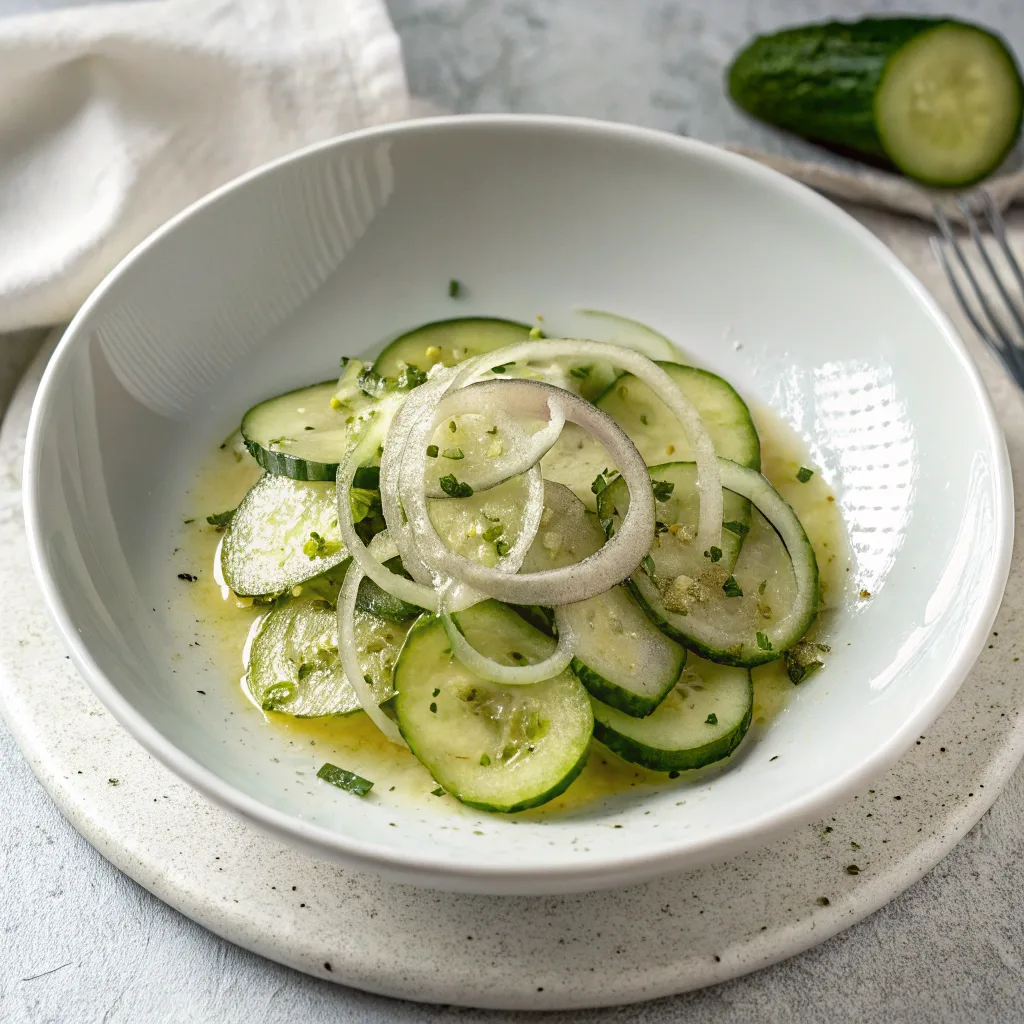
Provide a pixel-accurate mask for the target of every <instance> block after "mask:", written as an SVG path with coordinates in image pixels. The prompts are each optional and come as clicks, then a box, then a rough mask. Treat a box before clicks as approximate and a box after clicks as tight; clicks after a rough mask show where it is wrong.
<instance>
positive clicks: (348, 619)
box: [338, 530, 409, 747]
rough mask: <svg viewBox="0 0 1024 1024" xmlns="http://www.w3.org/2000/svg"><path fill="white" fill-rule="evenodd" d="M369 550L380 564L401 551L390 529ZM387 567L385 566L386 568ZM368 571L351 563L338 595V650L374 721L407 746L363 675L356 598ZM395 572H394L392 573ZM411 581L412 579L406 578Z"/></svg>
mask: <svg viewBox="0 0 1024 1024" xmlns="http://www.w3.org/2000/svg"><path fill="white" fill-rule="evenodd" d="M368 552H369V554H370V556H371V557H372V558H374V559H375V560H376V561H377V563H378V564H380V563H382V562H386V561H387V560H388V559H389V558H394V557H395V555H396V554H397V553H398V549H397V548H396V547H395V545H394V542H393V541H392V540H391V539H390V538H389V537H388V532H387V530H384V531H383V532H382V533H378V534H377V536H376V537H374V538H373V540H372V541H371V542H370V547H369V549H368ZM386 571H387V570H385V572H386ZM363 575H364V573H363V572H362V571H361V568H360V566H359V564H358V563H357V564H355V565H350V566H349V570H348V572H347V573H346V574H345V582H344V584H343V585H342V588H341V594H340V595H339V596H338V653H339V654H340V655H341V667H342V668H343V669H344V670H345V678H346V679H347V680H348V681H349V683H350V684H351V685H352V689H353V690H355V692H356V697H358V698H359V703H360V705H361V706H362V709H363V710H364V711H365V712H366V714H367V715H368V716H369V718H370V721H372V722H373V724H374V725H375V726H377V728H378V729H380V731H381V732H382V733H384V735H385V736H386V737H387V738H388V739H389V740H391V742H392V743H396V744H397V745H398V746H400V747H407V746H408V745H409V744H408V743H406V742H405V739H404V738H403V737H402V734H401V732H400V731H399V729H398V726H397V725H396V724H395V722H394V721H392V719H391V718H389V717H388V715H387V713H386V712H385V711H384V710H383V709H382V708H381V707H380V705H379V704H378V703H377V701H376V700H374V697H373V689H372V688H371V687H370V684H369V683H368V682H367V681H366V678H365V676H364V675H363V667H362V665H360V664H359V648H358V646H357V644H356V623H355V616H356V598H357V597H358V595H359V584H360V583H362V582H363ZM390 575H393V574H390ZM406 582H408V581H406Z"/></svg>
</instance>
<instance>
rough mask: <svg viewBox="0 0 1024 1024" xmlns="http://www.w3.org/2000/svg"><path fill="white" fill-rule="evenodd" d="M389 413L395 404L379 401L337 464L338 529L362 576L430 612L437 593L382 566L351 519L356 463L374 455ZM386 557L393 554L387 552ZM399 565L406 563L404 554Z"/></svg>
mask: <svg viewBox="0 0 1024 1024" xmlns="http://www.w3.org/2000/svg"><path fill="white" fill-rule="evenodd" d="M389 412H390V413H392V414H393V413H394V407H392V408H390V409H387V408H385V407H384V405H383V403H382V408H381V410H380V413H381V414H380V415H379V416H377V417H375V418H373V419H371V420H370V421H369V423H368V424H367V425H366V428H365V429H364V431H363V435H362V437H361V438H360V439H359V441H358V442H357V443H356V445H355V446H354V447H353V448H352V450H351V451H350V452H349V454H348V455H347V456H346V458H345V461H344V462H343V463H342V464H341V465H340V466H339V467H338V477H337V498H338V529H339V530H340V532H341V537H342V540H343V541H344V542H345V547H346V548H347V549H348V552H349V554H350V555H351V556H352V560H353V561H354V562H355V563H356V565H357V566H358V567H359V569H360V570H361V574H362V575H365V576H369V577H370V579H371V580H373V582H374V583H376V584H377V586H378V587H380V588H381V589H382V590H386V591H387V592H388V593H389V594H391V595H393V596H394V597H397V598H400V599H401V600H403V601H407V602H408V603H409V604H414V605H417V606H418V607H420V608H426V609H428V610H429V611H437V593H436V592H435V591H434V589H433V587H429V586H425V585H424V584H422V583H417V582H416V581H415V580H408V579H406V578H405V577H404V576H399V575H398V574H397V573H393V572H392V571H391V570H390V569H389V568H388V567H387V566H386V565H384V563H383V560H381V559H380V558H377V557H376V556H375V555H373V554H372V553H371V551H370V549H369V548H367V546H366V545H365V544H364V543H363V542H362V539H361V538H360V536H359V534H358V533H356V525H355V522H354V521H353V519H352V504H351V501H350V492H351V490H352V480H353V478H354V477H355V474H356V470H357V469H358V468H359V466H360V465H361V464H362V463H363V461H365V460H367V459H370V458H372V457H373V455H374V453H375V452H376V451H377V448H378V446H379V445H380V444H381V442H382V441H383V440H384V438H385V436H386V434H387V432H388V427H389V425H390V418H389V415H388V413H389ZM385 453H386V449H385ZM382 497H383V495H382ZM382 504H383V501H382ZM375 539H376V538H375ZM371 546H372V544H371ZM396 553H401V552H400V551H398V549H397V546H396ZM388 557H389V558H390V557H394V556H393V555H389V556H388ZM402 564H403V565H405V558H404V557H403V559H402ZM351 574H352V569H350V570H349V575H351Z"/></svg>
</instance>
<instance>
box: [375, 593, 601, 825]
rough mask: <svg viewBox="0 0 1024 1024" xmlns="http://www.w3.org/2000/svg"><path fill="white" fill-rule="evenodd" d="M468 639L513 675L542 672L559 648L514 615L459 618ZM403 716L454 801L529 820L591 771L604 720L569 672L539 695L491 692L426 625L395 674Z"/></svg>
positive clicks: (481, 610) (534, 691)
mask: <svg viewBox="0 0 1024 1024" xmlns="http://www.w3.org/2000/svg"><path fill="white" fill-rule="evenodd" d="M459 626H460V628H461V630H462V632H463V633H464V634H465V636H466V639H467V640H469V642H470V643H471V644H472V645H473V646H474V647H475V648H476V649H477V650H478V651H481V652H483V653H485V654H486V655H487V656H488V657H490V658H493V659H494V660H496V661H499V662H501V663H502V664H506V665H517V664H520V665H521V664H535V663H537V662H538V661H541V660H543V659H544V658H546V657H548V656H549V655H550V654H551V652H552V651H553V650H554V646H555V644H554V641H553V640H552V639H551V638H550V637H547V636H545V635H544V634H543V633H541V632H540V631H539V630H536V629H534V628H533V627H532V626H531V625H529V623H527V622H526V621H525V620H524V619H522V618H520V617H519V616H518V615H516V614H515V612H513V611H512V610H511V609H510V608H508V607H507V606H505V605H502V604H500V603H499V602H497V601H485V602H483V603H482V604H478V605H476V606H474V607H473V608H470V609H469V610H468V611H464V612H461V613H460V614H459ZM395 690H396V695H395V698H394V701H393V707H394V709H395V713H396V715H397V717H398V726H399V728H400V729H401V730H402V735H403V736H404V737H405V740H406V742H407V743H408V744H409V747H410V749H411V750H412V752H413V753H414V754H415V755H416V757H418V758H419V759H420V761H422V762H423V764H424V765H425V766H426V767H427V768H428V769H429V771H430V772H431V774H432V775H433V776H434V778H435V779H436V780H437V781H438V783H439V784H440V785H441V786H443V787H444V788H445V789H446V790H447V791H448V792H449V793H451V794H452V795H453V796H455V797H457V798H458V799H459V800H461V801H462V802H463V803H465V804H468V805H469V806H471V807H479V808H481V809H482V810H486V811H504V812H512V811H522V810H525V809H526V808H528V807H536V806H538V805H540V804H543V803H546V802H547V801H548V800H551V799H553V798H554V797H556V796H558V795H559V794H560V793H562V792H563V791H564V790H565V789H566V788H567V787H568V786H569V784H570V783H571V782H572V780H573V779H574V778H576V776H577V775H578V774H579V773H580V771H581V770H582V769H583V765H584V763H585V761H586V757H587V751H588V748H589V745H590V735H591V731H592V729H593V724H594V719H593V713H592V712H591V708H590V700H589V698H588V697H587V692H586V690H584V689H583V687H582V686H581V685H580V682H579V680H578V679H577V678H576V677H575V676H574V675H573V674H572V672H570V671H569V670H566V671H565V672H563V673H562V674H561V675H558V676H555V677H554V678H553V679H548V680H545V681H544V682H542V683H534V684H533V685H531V686H508V687H502V686H500V685H498V684H496V683H489V682H485V681H484V680H483V679H480V678H479V677H478V676H476V675H474V674H473V673H472V672H470V671H469V670H468V669H467V668H465V667H464V666H463V665H462V664H461V663H460V662H459V661H457V660H456V659H455V658H454V657H453V656H452V652H451V645H450V643H449V641H448V637H447V636H446V635H445V631H444V627H443V626H442V625H441V622H440V620H438V619H436V618H433V617H432V616H424V617H423V618H421V619H419V620H418V621H417V623H416V625H415V626H414V628H413V629H412V631H411V632H410V633H409V636H408V639H407V640H406V642H405V646H404V647H403V648H402V653H401V654H400V656H399V658H398V664H397V665H396V666H395Z"/></svg>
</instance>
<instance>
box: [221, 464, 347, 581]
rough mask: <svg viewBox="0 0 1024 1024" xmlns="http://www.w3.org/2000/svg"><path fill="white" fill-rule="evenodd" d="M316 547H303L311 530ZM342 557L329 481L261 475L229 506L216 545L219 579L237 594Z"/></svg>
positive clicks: (306, 575)
mask: <svg viewBox="0 0 1024 1024" xmlns="http://www.w3.org/2000/svg"><path fill="white" fill-rule="evenodd" d="M314 533H315V534H317V535H318V537H320V538H321V541H322V544H319V545H318V547H319V553H317V554H314V555H313V556H312V557H311V556H310V555H309V554H307V553H306V551H304V550H303V548H304V547H305V546H306V544H307V542H308V541H309V540H310V539H311V535H312V534H314ZM347 557H348V552H347V551H346V550H345V546H344V545H343V544H342V542H341V533H340V531H339V529H338V509H337V505H336V500H335V487H334V484H333V483H327V482H313V481H304V480H292V479H290V478H289V477H285V476H271V475H269V474H268V475H267V476H264V477H261V478H260V479H259V480H257V481H256V483H255V484H254V485H253V486H252V488H251V489H250V490H249V492H248V494H246V496H245V497H244V498H243V499H242V501H241V504H240V505H239V506H238V508H237V509H236V510H235V514H234V516H233V517H232V520H231V526H230V528H229V529H228V532H227V533H226V534H225V535H224V540H223V541H222V543H221V548H220V568H221V573H222V574H223V577H224V582H225V583H226V584H227V585H228V586H229V587H230V588H231V589H232V590H233V591H234V592H235V593H236V594H238V595H240V596H242V597H267V596H273V595H276V594H281V593H284V592H285V591H286V590H290V589H291V588H292V587H294V586H295V585H296V584H298V583H304V582H305V581H306V580H309V579H312V578H313V577H314V576H319V575H320V574H321V573H323V572H326V571H327V570H328V569H331V568H333V567H334V566H336V565H338V564H340V563H341V562H343V561H344V560H345V559H346V558H347Z"/></svg>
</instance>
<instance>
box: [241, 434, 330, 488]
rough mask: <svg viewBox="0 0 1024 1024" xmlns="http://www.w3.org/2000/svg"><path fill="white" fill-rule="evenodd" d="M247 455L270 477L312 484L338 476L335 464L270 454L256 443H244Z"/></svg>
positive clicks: (274, 453)
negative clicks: (280, 477) (305, 481)
mask: <svg viewBox="0 0 1024 1024" xmlns="http://www.w3.org/2000/svg"><path fill="white" fill-rule="evenodd" d="M245 447H246V448H247V449H248V451H249V454H250V455H251V456H252V457H253V458H254V459H255V460H256V461H257V462H258V463H259V465H260V467H261V468H262V469H265V470H266V471H267V472H268V473H269V474H270V475H271V476H286V477H289V478H290V479H292V480H307V481H313V482H319V481H330V480H333V479H335V477H336V476H337V475H338V465H339V463H337V462H311V461H310V460H308V459H300V458H298V457H297V456H295V455H287V454H286V453H285V452H272V451H270V450H269V449H268V448H264V447H263V445H261V444H259V443H258V442H257V441H246V442H245Z"/></svg>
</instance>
